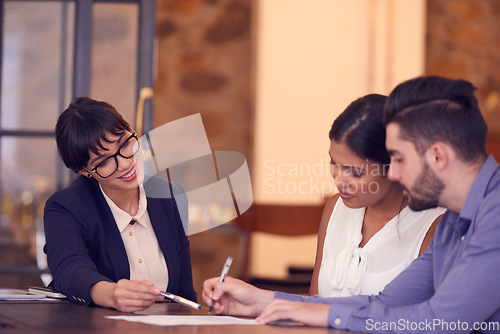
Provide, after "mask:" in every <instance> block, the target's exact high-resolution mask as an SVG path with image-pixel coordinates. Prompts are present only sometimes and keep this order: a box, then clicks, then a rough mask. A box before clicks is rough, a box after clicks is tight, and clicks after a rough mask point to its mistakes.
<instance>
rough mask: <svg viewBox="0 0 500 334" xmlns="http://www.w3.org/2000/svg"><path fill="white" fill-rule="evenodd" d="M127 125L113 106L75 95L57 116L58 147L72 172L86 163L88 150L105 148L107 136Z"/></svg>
mask: <svg viewBox="0 0 500 334" xmlns="http://www.w3.org/2000/svg"><path fill="white" fill-rule="evenodd" d="M128 129H130V126H129V124H128V123H127V121H125V120H124V119H123V117H122V116H121V115H120V114H119V113H118V111H116V109H115V108H114V107H113V106H112V105H110V104H108V103H106V102H102V101H96V100H93V99H91V98H88V97H77V98H75V99H73V100H72V101H71V103H70V104H69V106H68V108H67V109H66V110H64V112H63V113H62V114H61V115H60V116H59V119H58V120H57V124H56V142H57V149H58V150H59V154H60V155H61V158H62V160H63V161H64V164H65V165H66V167H68V168H69V169H71V170H73V171H74V172H78V171H79V170H80V169H82V167H85V166H86V165H87V163H88V162H89V160H90V155H89V152H94V153H95V154H98V153H99V150H104V147H103V146H102V143H103V142H104V143H106V142H107V143H110V141H109V139H108V138H107V137H106V136H109V135H110V134H111V135H113V136H119V135H121V134H123V133H124V132H125V131H127V130H128Z"/></svg>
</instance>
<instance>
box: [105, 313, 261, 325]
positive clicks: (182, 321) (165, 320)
mask: <svg viewBox="0 0 500 334" xmlns="http://www.w3.org/2000/svg"><path fill="white" fill-rule="evenodd" d="M106 318H109V319H116V320H126V321H133V322H142V323H145V324H149V325H159V326H180V325H260V323H258V322H257V321H255V320H253V319H241V318H236V317H230V316H204V315H202V316H199V315H132V316H127V315H117V316H108V317H106Z"/></svg>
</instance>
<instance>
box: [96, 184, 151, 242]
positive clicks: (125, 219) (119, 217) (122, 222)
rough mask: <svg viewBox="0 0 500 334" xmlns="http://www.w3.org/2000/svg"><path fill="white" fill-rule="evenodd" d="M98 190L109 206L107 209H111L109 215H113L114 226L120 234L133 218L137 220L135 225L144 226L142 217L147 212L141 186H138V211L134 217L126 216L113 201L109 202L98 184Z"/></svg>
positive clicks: (144, 221)
mask: <svg viewBox="0 0 500 334" xmlns="http://www.w3.org/2000/svg"><path fill="white" fill-rule="evenodd" d="M99 188H100V189H101V192H102V194H103V196H104V199H105V200H106V202H107V203H108V205H109V208H110V209H111V213H112V214H113V218H114V219H115V222H116V226H118V230H119V231H120V233H121V232H123V230H124V229H125V228H126V227H127V226H128V224H129V223H130V221H131V220H132V218H135V219H136V220H137V222H136V223H138V224H140V225H143V226H144V224H145V223H146V220H145V219H144V216H145V214H146V210H147V199H146V193H145V191H144V187H143V185H142V184H141V185H140V186H139V210H137V214H136V215H135V216H131V215H129V214H128V212H125V211H123V210H122V209H120V208H119V207H118V206H117V205H116V204H115V202H113V200H111V199H110V198H109V197H108V196H107V195H106V193H105V192H104V191H103V190H102V187H101V184H99Z"/></svg>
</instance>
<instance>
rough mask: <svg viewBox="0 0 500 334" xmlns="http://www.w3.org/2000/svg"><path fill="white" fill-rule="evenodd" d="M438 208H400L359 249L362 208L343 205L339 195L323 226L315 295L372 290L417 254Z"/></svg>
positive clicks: (381, 284)
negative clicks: (417, 210)
mask: <svg viewBox="0 0 500 334" xmlns="http://www.w3.org/2000/svg"><path fill="white" fill-rule="evenodd" d="M444 211H445V209H443V208H436V209H431V210H425V211H420V212H416V211H412V210H411V209H410V208H408V207H405V208H404V209H403V210H401V212H400V213H399V215H397V216H396V217H394V218H392V219H391V220H390V221H389V222H387V224H385V226H384V227H383V228H382V229H381V230H380V231H378V232H377V233H376V234H375V235H374V236H373V237H372V238H371V239H370V240H369V241H368V242H367V243H366V245H365V246H364V247H361V248H360V247H359V243H360V242H361V239H362V235H361V228H362V226H363V218H364V215H365V208H360V209H351V208H348V207H347V206H346V205H345V204H344V202H343V201H342V199H341V198H339V199H338V201H337V203H336V204H335V207H334V209H333V212H332V215H331V217H330V221H329V222H328V227H327V230H326V236H325V243H324V246H323V259H322V262H321V267H320V271H319V277H318V293H319V295H320V296H321V297H325V298H326V297H343V296H352V295H360V294H361V295H372V294H378V293H379V292H380V291H382V290H383V289H384V287H385V285H386V284H387V283H389V282H390V281H392V279H394V278H395V277H396V276H397V275H398V274H399V273H400V272H401V271H403V270H404V269H405V268H406V267H408V265H409V264H410V263H411V262H412V261H413V260H414V259H415V258H417V257H418V254H419V252H420V248H421V246H422V242H423V240H424V237H425V235H426V233H427V230H428V229H429V227H430V226H431V225H432V223H433V222H434V220H436V218H437V217H438V216H439V215H441V214H443V213H444Z"/></svg>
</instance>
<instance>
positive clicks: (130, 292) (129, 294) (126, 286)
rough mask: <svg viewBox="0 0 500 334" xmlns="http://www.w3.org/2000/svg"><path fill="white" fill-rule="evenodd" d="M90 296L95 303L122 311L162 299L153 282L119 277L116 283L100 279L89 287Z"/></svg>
mask: <svg viewBox="0 0 500 334" xmlns="http://www.w3.org/2000/svg"><path fill="white" fill-rule="evenodd" d="M90 296H91V297H92V299H93V300H94V302H95V303H96V304H97V305H100V306H104V307H112V308H115V309H117V310H118V311H122V312H137V311H142V310H145V309H147V308H148V307H149V306H151V305H153V304H154V302H155V301H157V300H162V299H164V297H163V296H161V295H160V289H158V288H157V287H155V286H154V284H153V283H151V282H149V281H146V280H143V281H131V280H128V279H121V280H119V281H118V282H117V283H112V282H105V281H101V282H98V283H97V284H95V285H94V286H93V287H92V288H91V289H90Z"/></svg>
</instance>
